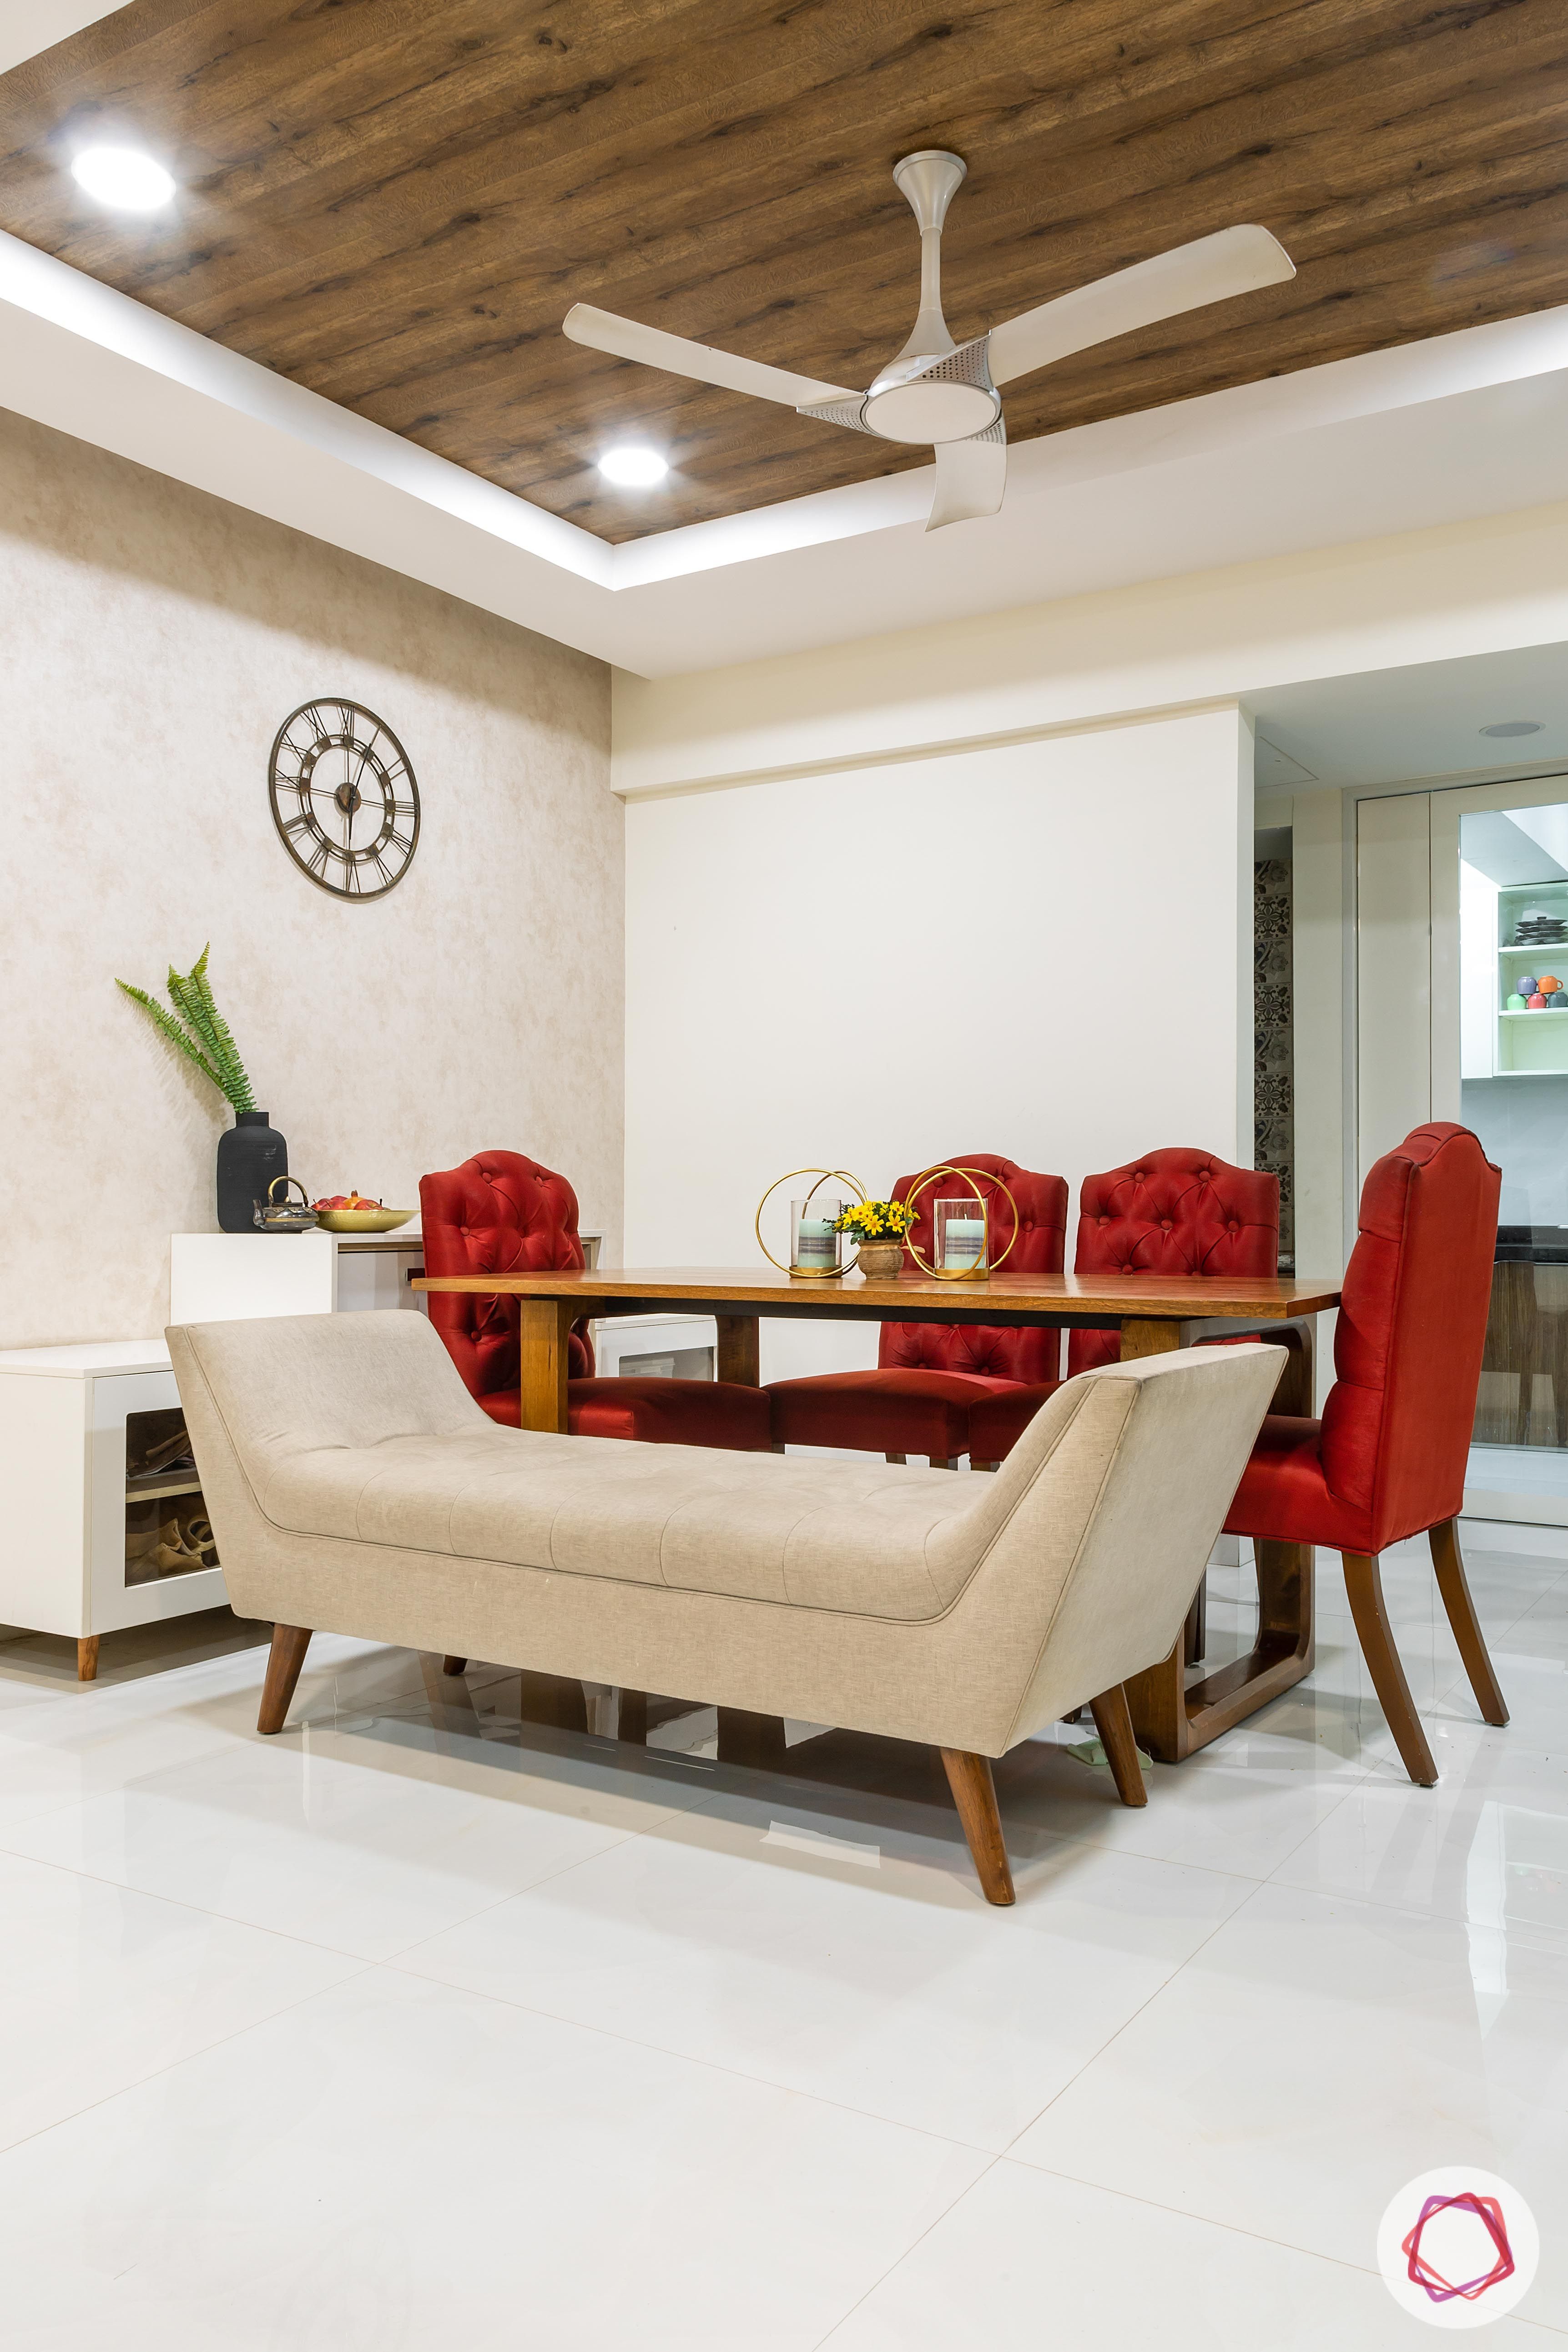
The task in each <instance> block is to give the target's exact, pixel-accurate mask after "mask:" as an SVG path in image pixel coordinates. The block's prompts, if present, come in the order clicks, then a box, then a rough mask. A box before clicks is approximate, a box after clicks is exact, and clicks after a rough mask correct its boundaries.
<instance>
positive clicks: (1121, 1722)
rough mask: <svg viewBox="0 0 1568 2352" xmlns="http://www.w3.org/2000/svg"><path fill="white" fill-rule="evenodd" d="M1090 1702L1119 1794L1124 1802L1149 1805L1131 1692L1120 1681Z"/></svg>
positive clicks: (1096, 1727) (1111, 1774) (1125, 1803)
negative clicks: (1130, 1706)
mask: <svg viewBox="0 0 1568 2352" xmlns="http://www.w3.org/2000/svg"><path fill="white" fill-rule="evenodd" d="M1089 1709H1090V1712H1091V1713H1092V1715H1093V1717H1094V1727H1095V1729H1096V1731H1098V1732H1099V1734H1100V1746H1101V1747H1102V1748H1104V1750H1105V1760H1106V1762H1107V1763H1108V1764H1109V1765H1110V1777H1111V1779H1112V1780H1114V1781H1115V1783H1116V1793H1117V1795H1118V1796H1119V1797H1120V1798H1121V1801H1122V1803H1123V1804H1124V1805H1146V1804H1147V1803H1148V1801H1149V1791H1148V1790H1147V1789H1146V1788H1145V1787H1144V1786H1143V1767H1142V1765H1141V1764H1140V1763H1139V1761H1138V1742H1137V1740H1136V1739H1135V1738H1133V1736H1132V1717H1131V1714H1130V1712H1129V1710H1128V1706H1127V1693H1126V1692H1125V1691H1124V1690H1123V1689H1122V1687H1121V1684H1120V1683H1116V1684H1114V1685H1112V1687H1111V1688H1110V1690H1108V1691H1101V1692H1100V1696H1099V1697H1098V1698H1091V1699H1090V1701H1089Z"/></svg>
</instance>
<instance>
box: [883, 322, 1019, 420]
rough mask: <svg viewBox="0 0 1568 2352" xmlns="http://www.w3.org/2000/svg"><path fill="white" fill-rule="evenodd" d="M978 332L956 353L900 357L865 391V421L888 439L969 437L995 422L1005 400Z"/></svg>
mask: <svg viewBox="0 0 1568 2352" xmlns="http://www.w3.org/2000/svg"><path fill="white" fill-rule="evenodd" d="M990 340H991V338H990V336H989V335H978V336H976V338H975V340H974V341H973V342H971V343H960V344H959V346H958V348H957V350H956V351H951V352H941V353H939V354H937V355H935V356H924V357H922V356H921V355H920V354H918V353H917V354H915V355H914V356H912V357H910V358H907V359H905V358H900V359H896V360H894V361H893V362H892V363H891V364H890V365H889V366H888V367H885V368H884V369H883V370H882V373H881V374H880V375H879V377H878V378H877V381H876V382H875V383H874V384H873V385H872V386H871V389H870V391H869V392H868V394H866V402H865V406H864V409H863V410H862V413H861V422H862V424H863V425H865V427H866V430H867V432H868V433H876V434H879V435H880V436H881V438H882V439H883V440H884V441H924V442H931V443H932V444H935V443H939V442H942V441H968V440H970V439H972V438H973V436H974V435H975V434H976V433H984V430H985V428H986V426H987V425H994V424H995V422H996V419H997V418H998V417H999V416H1000V415H1001V414H1002V401H1001V396H1000V394H998V392H997V390H996V387H995V385H994V383H992V381H991V371H990V369H989V367H988V366H987V365H986V361H985V348H986V345H987V344H988V343H989V341H990Z"/></svg>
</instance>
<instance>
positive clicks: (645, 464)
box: [599, 441, 669, 490]
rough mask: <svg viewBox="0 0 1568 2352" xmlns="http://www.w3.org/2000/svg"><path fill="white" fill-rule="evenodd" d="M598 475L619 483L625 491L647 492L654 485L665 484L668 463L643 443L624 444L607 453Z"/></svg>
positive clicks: (600, 463)
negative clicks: (657, 483)
mask: <svg viewBox="0 0 1568 2352" xmlns="http://www.w3.org/2000/svg"><path fill="white" fill-rule="evenodd" d="M599 471H600V473H601V474H603V476H604V477H605V481H607V482H615V483H616V484H617V485H618V486H619V488H622V489H623V490H648V489H651V488H653V486H654V484H655V482H662V481H663V479H664V478H665V476H666V474H668V471H669V460H668V457H660V456H659V454H658V450H657V449H649V448H647V447H646V446H644V444H642V443H641V442H637V441H623V442H622V443H621V444H620V445H619V446H618V447H616V448H614V449H606V450H605V454H604V456H603V457H601V458H600V460H599Z"/></svg>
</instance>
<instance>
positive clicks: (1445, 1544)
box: [1426, 1519, 1508, 1728]
mask: <svg viewBox="0 0 1568 2352" xmlns="http://www.w3.org/2000/svg"><path fill="white" fill-rule="evenodd" d="M1426 1540H1427V1542H1428V1543H1429V1544H1430V1545H1431V1547H1432V1565H1433V1567H1434V1568H1435V1569H1436V1572H1437V1590H1438V1591H1439V1592H1440V1593H1441V1594H1442V1596H1443V1606H1444V1608H1445V1609H1446V1610H1447V1612H1448V1622H1449V1624H1450V1625H1451V1626H1452V1627H1453V1631H1454V1639H1455V1641H1456V1642H1457V1643H1458V1645H1459V1655H1460V1657H1461V1658H1463V1660H1464V1662H1465V1672H1466V1673H1467V1674H1468V1676H1469V1678H1470V1688H1471V1689H1472V1690H1473V1691H1474V1692H1475V1695H1476V1705H1477V1706H1479V1708H1480V1711H1481V1713H1482V1715H1483V1716H1484V1717H1485V1718H1486V1720H1487V1722H1488V1723H1495V1724H1496V1725H1497V1726H1498V1727H1499V1728H1501V1727H1502V1726H1503V1725H1504V1724H1505V1723H1506V1722H1507V1721H1508V1706H1507V1702H1506V1701H1505V1700H1504V1698H1503V1695H1502V1692H1501V1690H1500V1688H1499V1686H1498V1678H1497V1676H1496V1675H1495V1674H1494V1673H1493V1671H1492V1662H1491V1659H1490V1656H1489V1654H1488V1651H1487V1643H1486V1636H1485V1634H1484V1633H1482V1632H1481V1629H1480V1623H1479V1620H1478V1618H1477V1616H1476V1604H1475V1602H1474V1601H1472V1600H1471V1599H1470V1588H1469V1585H1468V1582H1467V1580H1466V1577H1465V1562H1464V1556H1463V1554H1462V1553H1461V1552H1460V1550H1459V1527H1458V1520H1457V1519H1445V1520H1443V1522H1442V1523H1441V1525H1440V1526H1438V1527H1435V1528H1429V1529H1428V1530H1427V1535H1426Z"/></svg>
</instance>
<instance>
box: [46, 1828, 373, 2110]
mask: <svg viewBox="0 0 1568 2352" xmlns="http://www.w3.org/2000/svg"><path fill="white" fill-rule="evenodd" d="M0 1919H3V1920H4V1922H5V1930H4V1933H3V1934H0V2147H10V2146H11V2145H12V2144H13V2143H14V2142H15V2141H17V2140H21V2139H26V2137H28V2136H29V2135H30V2134H31V2133H33V2132H37V2131H42V2130H44V2129H45V2128H46V2127H47V2126H48V2125H50V2124H54V2123H58V2122H59V2121H60V2120H61V2119H62V2118H63V2117H65V2116H70V2115H74V2114H76V2113H77V2112H78V2111H79V2109H81V2108H84V2107H90V2106H93V2105H96V2103H97V2102H98V2101H99V2100H100V2099H103V2098H107V2097H109V2096H110V2095H111V2094H112V2093H114V2092H116V2091H121V2090H124V2089H125V2088H126V2087H127V2086H128V2085H129V2084H132V2083H136V2082H139V2081H141V2080H142V2077H143V2076H145V2075H149V2074H158V2073H159V2072H161V2070H162V2069H163V2068H164V2067H165V2066H172V2065H174V2064H175V2063H177V2062H178V2061H179V2060H180V2059H182V2058H186V2057H188V2056H189V2055H190V2054H191V2053H192V2052H193V2051H196V2050H201V2049H204V2048H205V2047H206V2046H207V2044H209V2043H210V2042H221V2041H224V2040H226V2038H227V2036H228V2035H230V2034H231V2033H237V2032H240V2031H241V2030H242V2029H243V2028H244V2027H246V2026H247V2025H254V2024H255V2023H256V2022H257V2021H258V2019H260V2018H263V2017H269V2016H271V2015H272V2014H273V2013H274V2012H275V2011H279V2010H284V2009H288V2008H289V2007H291V2006H292V2004H293V2003H294V2002H296V2001H299V2000H306V1999H307V1998H308V1997H309V1996H310V1994H311V1993H316V1992H321V1990H324V1989H325V1987H327V1986H328V1985H331V1984H335V1983H337V1982H339V1981H341V1980H342V1979H343V1978H345V1977H349V1976H352V1975H354V1974H355V1973H357V1971H358V1969H359V1968H360V1967H361V1965H362V1964H361V1963H360V1962H359V1961H357V1960H353V1959H350V1958H346V1957H345V1956H344V1955H342V1954H341V1953H337V1952H327V1951H323V1950H321V1948H320V1947H318V1946H316V1945H313V1944H302V1943H297V1942H295V1941H294V1940H293V1939H292V1938H290V1937H286V1936H269V1935H267V1934H265V1933H264V1932H262V1931H261V1930H260V1929H258V1928H255V1927H237V1926H236V1925H235V1924H234V1923H233V1921H231V1920H227V1919H215V1918H213V1917H212V1916H211V1915H210V1914H209V1913H207V1912H205V1911H192V1910H188V1909H186V1908H185V1907H184V1906H183V1905H180V1904H176V1903H164V1902H161V1901H159V1900H158V1899H157V1898H156V1897H155V1896H153V1895H135V1894H132V1893H130V1892H128V1891H127V1889H125V1888H124V1887H120V1886H106V1885H104V1884H103V1883H102V1881H101V1880H100V1879H95V1878H86V1877H83V1876H82V1875H81V1874H79V1872H76V1871H70V1870H56V1869H53V1868H51V1867H50V1866H49V1865H48V1864H44V1863H37V1862H24V1861H22V1860H20V1859H19V1857H17V1856H16V1855H15V1854H0Z"/></svg>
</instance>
